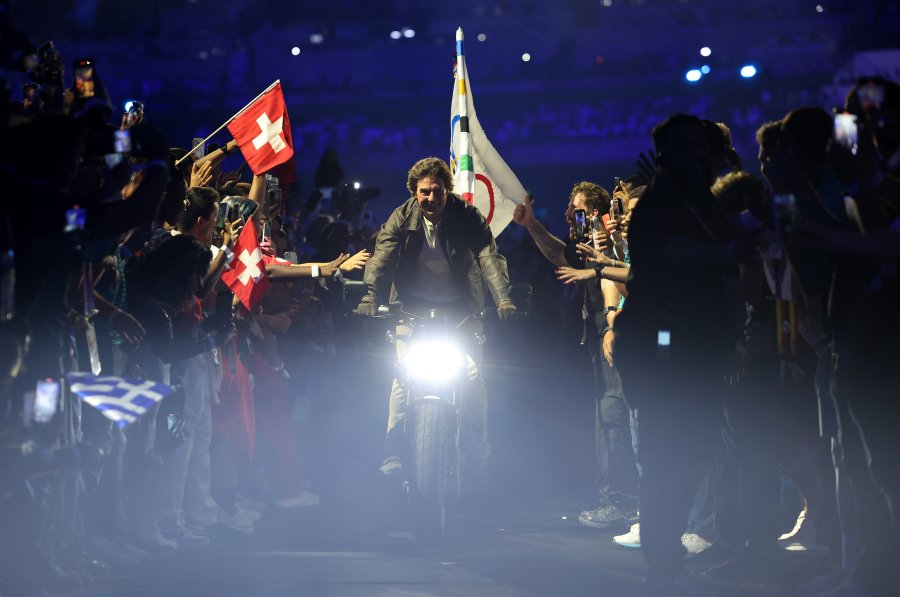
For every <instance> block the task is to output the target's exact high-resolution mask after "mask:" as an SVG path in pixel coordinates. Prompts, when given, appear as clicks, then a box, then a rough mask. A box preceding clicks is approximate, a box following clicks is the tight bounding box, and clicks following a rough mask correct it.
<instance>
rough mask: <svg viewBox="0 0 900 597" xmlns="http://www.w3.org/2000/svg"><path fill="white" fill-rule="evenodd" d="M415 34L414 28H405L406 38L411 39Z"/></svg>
mask: <svg viewBox="0 0 900 597" xmlns="http://www.w3.org/2000/svg"><path fill="white" fill-rule="evenodd" d="M415 36H416V32H415V31H414V30H413V29H410V28H409V27H407V28H405V29H404V30H403V37H405V38H406V39H410V38H413V37H415Z"/></svg>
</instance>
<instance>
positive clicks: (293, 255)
mask: <svg viewBox="0 0 900 597" xmlns="http://www.w3.org/2000/svg"><path fill="white" fill-rule="evenodd" d="M284 258H285V259H287V260H288V261H290V262H291V263H297V253H295V252H294V251H285V252H284Z"/></svg>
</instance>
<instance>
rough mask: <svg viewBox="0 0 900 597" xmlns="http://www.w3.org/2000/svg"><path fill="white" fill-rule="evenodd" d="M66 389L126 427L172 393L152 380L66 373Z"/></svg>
mask: <svg viewBox="0 0 900 597" xmlns="http://www.w3.org/2000/svg"><path fill="white" fill-rule="evenodd" d="M66 381H68V382H69V389H70V390H71V391H72V393H73V394H75V395H76V396H78V397H79V398H81V400H82V401H83V402H87V403H88V404H90V405H91V406H93V407H94V408H96V409H97V410H99V411H100V412H101V413H103V416H105V417H106V418H107V419H109V420H110V421H112V422H114V423H115V424H117V425H118V426H119V427H122V428H125V427H128V426H129V425H131V424H132V423H134V422H135V421H137V420H138V419H139V418H140V417H141V416H142V415H143V414H144V413H146V412H147V411H148V410H151V409H152V408H153V407H154V406H155V405H156V404H157V403H158V402H159V401H160V400H162V399H163V398H164V397H165V396H168V395H169V394H171V393H172V388H171V387H169V386H167V385H164V384H161V383H156V382H154V381H146V380H140V379H132V378H128V377H113V376H110V375H102V376H98V375H91V374H90V373H69V374H67V375H66Z"/></svg>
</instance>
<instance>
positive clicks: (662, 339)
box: [656, 330, 672, 348]
mask: <svg viewBox="0 0 900 597" xmlns="http://www.w3.org/2000/svg"><path fill="white" fill-rule="evenodd" d="M671 344H672V332H671V331H669V330H659V331H658V332H656V345H657V346H659V347H660V348H668V347H669V346H671Z"/></svg>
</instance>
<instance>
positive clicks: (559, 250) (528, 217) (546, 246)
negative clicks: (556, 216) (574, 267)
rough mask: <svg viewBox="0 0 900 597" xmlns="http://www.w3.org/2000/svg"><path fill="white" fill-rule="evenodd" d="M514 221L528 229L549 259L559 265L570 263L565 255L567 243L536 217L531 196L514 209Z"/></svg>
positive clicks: (563, 265)
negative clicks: (548, 229)
mask: <svg viewBox="0 0 900 597" xmlns="http://www.w3.org/2000/svg"><path fill="white" fill-rule="evenodd" d="M513 222H515V223H516V224H518V225H519V226H524V227H525V228H526V229H527V230H528V234H530V235H531V238H532V239H533V240H534V242H535V244H536V245H537V247H538V249H540V251H541V254H542V255H543V256H544V257H545V258H546V259H547V261H549V262H550V263H552V264H554V265H558V266H559V267H566V266H568V265H569V263H568V262H567V261H566V257H565V252H566V243H565V242H563V241H562V240H560V239H558V238H557V237H555V236H553V235H552V234H550V232H548V231H547V229H546V228H544V225H543V224H541V223H540V221H538V219H537V218H535V217H534V206H533V205H532V201H531V197H530V196H529V197H526V198H525V202H524V203H522V204H520V205H517V206H516V209H515V211H513Z"/></svg>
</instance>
